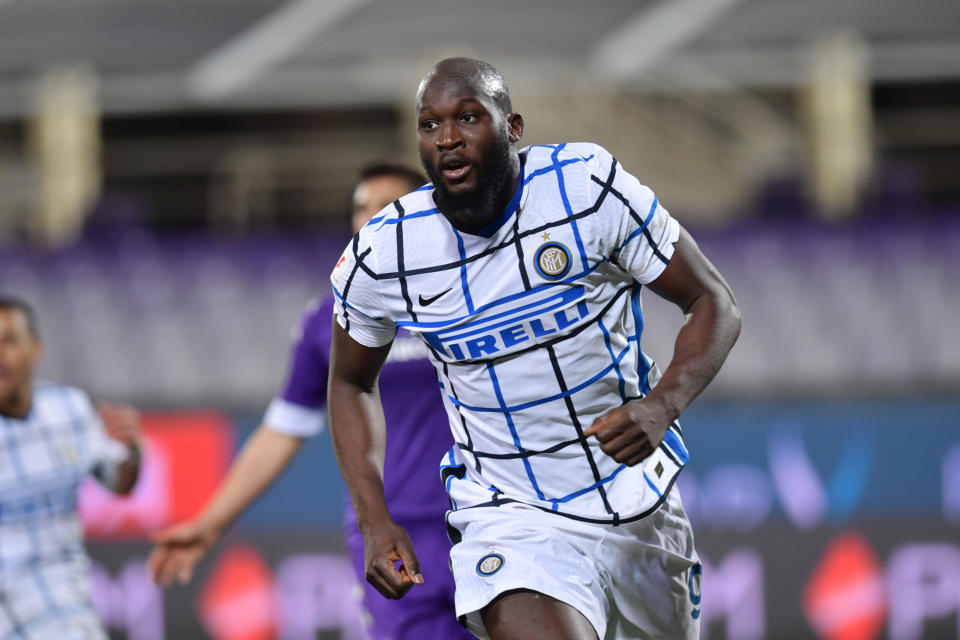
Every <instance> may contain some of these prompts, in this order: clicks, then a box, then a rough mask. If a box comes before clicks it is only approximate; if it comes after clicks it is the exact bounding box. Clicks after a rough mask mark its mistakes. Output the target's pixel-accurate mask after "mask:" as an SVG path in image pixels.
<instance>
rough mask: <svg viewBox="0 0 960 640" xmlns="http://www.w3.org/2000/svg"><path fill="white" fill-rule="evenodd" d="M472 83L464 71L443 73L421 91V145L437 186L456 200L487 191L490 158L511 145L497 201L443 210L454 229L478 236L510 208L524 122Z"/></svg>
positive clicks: (429, 170)
mask: <svg viewBox="0 0 960 640" xmlns="http://www.w3.org/2000/svg"><path fill="white" fill-rule="evenodd" d="M470 80H471V79H470V78H469V77H466V78H465V77H463V76H462V74H461V73H459V72H458V71H453V72H451V73H448V74H444V73H443V72H442V71H438V74H437V75H435V76H434V77H433V78H432V79H431V80H430V81H428V82H426V83H425V84H423V85H421V89H420V91H419V92H418V94H417V141H418V143H419V149H420V158H421V160H422V161H423V163H424V166H425V168H426V169H427V173H428V174H430V177H431V178H433V179H434V184H437V186H438V188H439V189H444V190H445V191H446V192H448V193H450V194H451V195H453V196H463V195H464V194H468V193H471V192H476V191H477V190H478V189H480V188H482V187H483V186H484V177H485V176H484V174H485V172H487V171H489V168H488V167H485V166H484V162H483V161H484V160H485V156H486V155H487V153H488V152H489V150H490V149H491V147H493V146H494V145H495V143H496V142H497V140H498V139H499V140H504V139H505V140H506V141H507V143H508V144H507V148H508V149H509V150H510V153H509V155H508V156H507V157H506V158H505V159H504V164H505V169H506V175H505V176H504V180H503V181H502V183H501V184H499V185H497V187H498V188H497V190H496V195H495V196H494V197H493V198H490V199H489V200H487V201H486V202H483V203H482V204H481V203H478V206H467V207H462V208H461V207H457V208H452V209H450V208H444V207H443V206H442V205H441V206H440V210H441V212H442V213H443V214H444V215H445V216H446V217H447V219H449V220H450V222H451V223H452V224H453V225H454V226H456V227H457V228H458V229H460V230H461V231H465V232H467V233H476V232H477V231H479V230H481V229H483V228H484V227H485V226H487V225H488V224H489V223H490V222H491V221H493V220H494V219H495V218H496V217H497V216H498V215H499V214H500V212H501V211H503V210H504V209H505V208H506V207H507V204H508V203H509V202H510V198H511V197H513V193H514V191H515V190H516V188H517V181H518V180H519V179H520V158H519V156H518V155H517V153H516V143H517V142H518V141H519V140H520V138H521V136H523V116H521V115H520V114H519V113H512V114H504V113H502V112H501V111H500V109H499V108H498V107H497V105H496V103H495V101H494V99H493V98H492V97H491V96H489V95H486V94H485V93H482V92H480V91H478V90H477V88H476V86H475V84H476V82H471V81H470ZM455 167H456V168H455ZM437 178H439V181H438V180H437ZM438 182H439V184H438ZM439 204H440V203H438V205H439ZM482 205H486V206H482Z"/></svg>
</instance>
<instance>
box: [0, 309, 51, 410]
mask: <svg viewBox="0 0 960 640" xmlns="http://www.w3.org/2000/svg"><path fill="white" fill-rule="evenodd" d="M42 352H43V346H42V345H41V343H40V336H39V334H38V332H37V316H36V314H35V313H34V312H33V309H32V308H30V305H28V304H27V303H25V302H24V301H22V300H20V299H18V298H12V297H7V296H2V295H0V411H2V410H3V409H5V408H7V407H9V406H10V403H11V402H16V400H17V398H19V397H20V396H21V394H24V393H29V390H30V386H31V381H32V380H33V370H34V368H35V367H36V365H37V362H38V361H39V360H40V355H41V353H42Z"/></svg>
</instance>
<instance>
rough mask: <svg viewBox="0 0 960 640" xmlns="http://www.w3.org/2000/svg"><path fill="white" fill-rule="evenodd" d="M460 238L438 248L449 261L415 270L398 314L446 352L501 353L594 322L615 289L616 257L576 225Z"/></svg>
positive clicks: (452, 355)
mask: <svg viewBox="0 0 960 640" xmlns="http://www.w3.org/2000/svg"><path fill="white" fill-rule="evenodd" d="M531 231H532V232H531ZM458 240H459V242H458V244H457V246H455V247H447V248H445V249H444V248H439V249H440V251H438V253H437V254H435V258H437V259H436V261H435V264H436V265H437V266H438V267H442V268H434V269H432V270H423V271H417V270H412V271H413V273H412V274H411V275H410V276H409V277H407V278H406V279H405V282H404V283H403V284H402V286H401V287H400V289H401V294H403V295H402V296H401V297H400V298H399V299H398V300H397V303H398V305H399V306H401V307H402V308H400V309H397V311H398V314H397V315H396V316H395V317H396V318H400V319H401V321H400V322H398V324H400V326H402V327H404V328H406V329H408V330H409V331H411V332H414V333H419V334H420V335H421V337H423V338H424V340H425V341H426V342H427V343H428V344H429V345H430V346H431V347H433V348H434V349H435V350H436V351H437V353H439V354H441V356H442V357H444V358H447V359H450V360H453V361H463V360H475V359H484V358H490V357H499V356H502V355H506V354H508V353H511V352H516V351H520V350H523V349H528V348H530V347H533V346H536V345H538V344H542V343H544V342H546V341H550V340H556V339H558V338H560V337H562V336H564V335H568V334H569V333H571V332H573V331H577V330H579V329H580V328H581V327H582V326H583V325H584V324H585V323H587V322H589V321H590V319H591V315H592V314H593V312H592V309H594V308H595V307H596V305H597V302H598V301H599V300H601V299H603V298H604V297H605V296H607V295H608V294H607V292H605V291H603V289H604V288H605V287H608V286H609V281H610V273H609V267H610V264H609V262H608V261H606V260H604V258H603V255H602V253H601V251H600V249H599V248H598V247H596V246H594V245H592V244H591V242H590V241H589V239H588V238H584V237H583V236H582V235H581V234H580V233H579V229H577V228H576V227H574V226H573V225H555V226H552V227H548V228H546V229H536V228H534V229H532V230H530V231H528V232H522V233H520V234H516V233H511V234H505V237H504V238H503V239H502V240H500V241H494V242H489V243H487V244H486V245H482V246H477V245H478V244H480V243H476V242H474V243H471V242H469V240H467V241H464V239H458ZM594 310H595V309H594Z"/></svg>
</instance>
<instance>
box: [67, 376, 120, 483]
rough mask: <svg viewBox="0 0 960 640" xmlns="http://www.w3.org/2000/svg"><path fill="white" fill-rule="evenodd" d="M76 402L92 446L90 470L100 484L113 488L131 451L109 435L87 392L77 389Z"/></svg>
mask: <svg viewBox="0 0 960 640" xmlns="http://www.w3.org/2000/svg"><path fill="white" fill-rule="evenodd" d="M75 403H76V406H77V407H78V410H79V411H80V414H81V415H82V416H83V422H84V425H85V427H86V434H87V441H88V444H89V446H90V462H91V468H90V472H91V473H92V474H93V476H94V477H95V478H96V479H97V480H99V481H100V484H102V485H103V486H105V487H107V488H108V489H112V488H113V486H114V484H115V483H116V480H117V473H118V471H119V466H120V465H121V464H122V463H123V462H125V461H126V460H127V458H128V457H129V455H130V452H129V450H128V449H127V447H126V445H124V444H123V443H120V442H117V441H116V440H114V439H113V438H111V437H110V436H108V435H107V431H106V429H105V428H104V426H103V422H102V421H101V420H100V415H99V414H98V413H97V410H96V408H95V407H94V406H93V403H92V402H90V398H88V397H87V394H85V393H83V392H82V391H79V390H77V391H76V400H75Z"/></svg>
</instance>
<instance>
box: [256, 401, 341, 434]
mask: <svg viewBox="0 0 960 640" xmlns="http://www.w3.org/2000/svg"><path fill="white" fill-rule="evenodd" d="M263 422H264V423H265V424H266V425H267V428H269V429H272V430H273V431H276V432H278V433H282V434H284V435H288V436H293V437H295V438H310V437H312V436H315V435H317V434H318V433H320V432H321V431H323V426H324V424H326V411H324V410H323V409H314V408H312V407H304V406H303V405H299V404H294V403H293V402H289V401H288V400H284V399H283V398H274V399H273V401H271V402H270V406H269V407H267V413H266V415H264V417H263Z"/></svg>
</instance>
